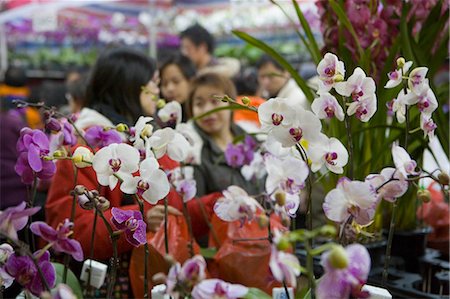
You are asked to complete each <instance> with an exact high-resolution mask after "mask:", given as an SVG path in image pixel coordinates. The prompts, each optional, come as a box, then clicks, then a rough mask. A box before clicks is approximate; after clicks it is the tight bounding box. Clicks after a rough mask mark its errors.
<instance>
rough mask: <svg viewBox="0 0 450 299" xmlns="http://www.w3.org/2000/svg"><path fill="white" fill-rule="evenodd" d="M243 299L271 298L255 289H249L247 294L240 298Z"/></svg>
mask: <svg viewBox="0 0 450 299" xmlns="http://www.w3.org/2000/svg"><path fill="white" fill-rule="evenodd" d="M242 298H243V299H272V296H269V295H267V294H266V293H265V292H263V291H261V290H260V289H257V288H249V289H248V293H247V294H246V295H245V296H244V297H242Z"/></svg>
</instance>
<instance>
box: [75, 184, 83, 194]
mask: <svg viewBox="0 0 450 299" xmlns="http://www.w3.org/2000/svg"><path fill="white" fill-rule="evenodd" d="M73 191H74V192H75V194H76V195H82V194H84V192H86V187H85V186H83V185H76V186H75V188H74V189H73Z"/></svg>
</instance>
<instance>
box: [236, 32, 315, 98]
mask: <svg viewBox="0 0 450 299" xmlns="http://www.w3.org/2000/svg"><path fill="white" fill-rule="evenodd" d="M232 32H233V34H234V35H236V36H237V37H239V38H240V39H242V40H244V41H246V42H247V43H249V44H251V45H253V46H255V47H257V48H259V49H261V50H263V51H264V52H266V53H267V54H268V55H270V56H272V58H273V59H275V60H276V61H277V62H278V63H279V64H280V65H281V66H282V67H283V68H284V69H285V70H287V71H288V72H289V74H291V76H292V78H293V79H294V80H295V82H297V84H298V86H299V87H300V88H301V89H302V91H303V93H304V94H305V96H306V98H307V99H308V101H309V102H312V101H313V100H314V94H313V93H312V91H311V89H310V88H309V86H308V85H307V84H306V82H305V80H304V79H303V78H302V77H301V76H300V75H299V74H298V73H297V71H296V70H295V69H294V68H293V67H292V66H291V64H290V63H289V62H287V61H286V59H284V58H283V57H282V56H281V55H280V54H279V53H278V52H277V51H275V50H274V49H273V48H272V47H270V46H269V45H267V44H266V43H264V42H263V41H261V40H259V39H256V38H254V37H252V36H250V35H248V34H247V33H245V32H242V31H238V30H233V31H232Z"/></svg>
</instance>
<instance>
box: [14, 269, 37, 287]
mask: <svg viewBox="0 0 450 299" xmlns="http://www.w3.org/2000/svg"><path fill="white" fill-rule="evenodd" d="M34 275H35V274H33V273H31V272H30V271H26V272H24V273H22V274H21V275H19V277H18V278H17V281H18V282H19V284H21V285H27V284H28V283H30V281H31V279H32V278H33V277H34Z"/></svg>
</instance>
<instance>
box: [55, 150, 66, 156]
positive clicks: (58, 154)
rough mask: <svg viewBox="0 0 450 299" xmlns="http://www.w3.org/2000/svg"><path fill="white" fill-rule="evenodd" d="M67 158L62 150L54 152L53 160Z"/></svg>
mask: <svg viewBox="0 0 450 299" xmlns="http://www.w3.org/2000/svg"><path fill="white" fill-rule="evenodd" d="M65 156H66V153H65V152H64V151H61V150H56V151H54V152H53V158H64V157H65Z"/></svg>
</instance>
